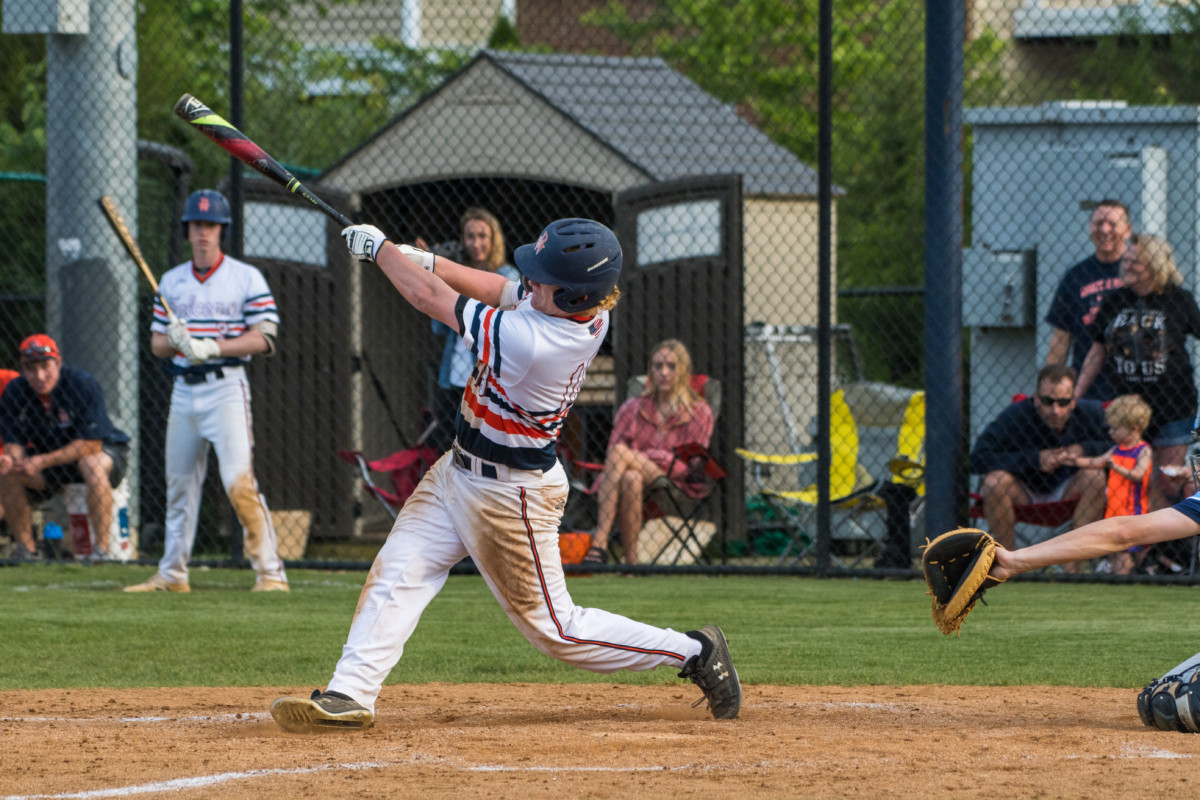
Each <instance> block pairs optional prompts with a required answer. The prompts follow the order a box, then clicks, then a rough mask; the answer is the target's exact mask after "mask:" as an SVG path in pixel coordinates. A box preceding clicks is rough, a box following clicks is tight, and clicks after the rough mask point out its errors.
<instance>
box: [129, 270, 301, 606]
mask: <svg viewBox="0 0 1200 800" xmlns="http://www.w3.org/2000/svg"><path fill="white" fill-rule="evenodd" d="M159 295H160V296H161V297H162V298H163V299H165V300H166V302H167V304H168V305H170V307H171V310H172V311H173V312H175V316H177V317H179V318H180V319H181V320H183V321H184V322H185V323H186V324H187V327H188V332H189V333H190V334H191V336H192V337H193V338H195V339H235V338H237V337H239V336H241V335H242V334H244V333H246V331H247V330H249V328H250V327H251V326H252V325H255V324H258V323H260V322H264V321H271V322H275V323H278V322H279V314H278V312H277V311H276V307H275V298H274V297H273V296H272V295H271V290H270V288H269V287H268V286H267V281H266V279H265V278H264V277H263V275H262V273H261V272H259V271H258V269H257V268H255V267H253V266H251V265H250V264H247V263H245V262H244V261H239V260H238V259H236V258H232V257H230V256H222V258H221V260H220V261H218V262H217V264H216V266H214V267H213V268H212V269H211V270H209V271H208V273H207V274H206V275H204V276H203V277H201V276H199V275H197V274H196V272H195V270H194V269H193V267H192V263H191V262H190V261H189V262H187V263H184V264H180V265H179V266H177V267H174V268H172V269H171V270H168V271H167V273H166V274H165V275H163V279H162V282H161V283H160V284H159ZM150 330H151V331H152V332H154V333H161V334H166V332H167V312H166V309H165V308H164V307H163V303H162V300H160V299H158V298H157V297H156V298H155V301H154V320H153V322H152V323H151V326H150ZM249 361H250V358H249V357H245V358H220V359H213V360H212V361H210V362H206V363H204V364H199V365H195V366H193V365H191V363H190V362H189V361H188V360H187V359H186V358H185V357H184V356H182V355H179V354H176V355H175V357H174V358H173V359H172V372H173V373H175V374H176V375H177V377H176V378H175V386H174V388H173V389H172V392H171V410H170V415H169V416H168V418H167V441H166V483H167V518H166V546H165V551H164V553H163V557H162V560H161V561H159V565H158V571H159V574H160V575H162V577H163V578H165V579H166V580H167V581H168V582H170V583H183V582H186V581H187V574H188V573H187V563H188V560H189V559H190V558H191V553H192V546H193V544H194V543H195V539H196V521H197V518H198V516H199V512H200V496H201V493H202V489H203V486H204V474H205V472H206V470H207V458H208V444H207V443H210V442H211V443H212V446H213V450H214V451H215V452H216V455H217V462H218V464H219V466H220V470H221V483H222V485H223V486H224V487H225V492H226V494H228V495H229V500H230V502H231V503H232V504H233V508H234V511H235V513H236V514H237V516H238V520H239V521H240V522H241V524H242V528H243V530H244V536H245V539H244V544H245V553H246V556H247V557H248V558H249V560H250V564H251V566H253V567H254V569H255V571H256V572H257V573H258V575H259V578H260V579H266V580H272V581H280V582H286V580H287V577H286V575H285V574H284V569H283V562H282V561H281V560H280V558H279V555H278V549H277V546H276V541H275V529H274V527H273V526H272V524H271V514H270V510H269V509H268V508H267V502H266V500H265V499H264V498H263V496H262V493H261V492H259V490H258V482H257V480H256V479H255V477H254V458H253V455H254V435H253V431H252V421H251V414H250V384H249V382H248V381H247V380H246V370H245V369H244V366H243V365H244V364H246V363H248V362H249Z"/></svg>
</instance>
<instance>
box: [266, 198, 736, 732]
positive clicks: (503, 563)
mask: <svg viewBox="0 0 1200 800" xmlns="http://www.w3.org/2000/svg"><path fill="white" fill-rule="evenodd" d="M342 235H343V236H345V237H346V242H347V245H348V247H349V249H350V252H351V254H353V255H354V256H356V257H357V258H359V259H360V260H363V261H375V262H376V263H377V264H378V265H379V267H380V269H382V270H383V272H384V274H385V275H387V277H388V278H389V279H390V280H391V282H392V283H393V285H395V287H396V288H397V289H398V290H399V291H400V293H401V294H402V295H404V297H405V299H406V300H408V302H410V303H411V304H412V305H413V306H414V307H415V308H416V309H417V310H419V311H421V312H422V313H425V314H427V315H429V316H430V317H432V318H433V319H437V320H440V321H441V322H443V323H445V324H446V325H449V326H450V327H451V328H453V329H454V330H455V331H456V332H458V333H459V334H460V335H461V336H462V337H463V340H464V341H465V342H466V343H467V345H468V346H469V347H470V348H471V351H472V352H473V353H474V355H475V357H476V359H477V362H476V364H475V369H474V372H473V373H472V375H471V379H470V381H469V383H468V385H467V387H466V389H465V390H464V392H463V398H462V403H461V405H460V407H459V412H458V416H457V419H456V423H455V433H456V439H455V442H454V445H453V447H452V448H451V449H450V450H449V451H447V453H446V454H445V455H443V456H442V458H441V459H440V460H439V461H438V462H437V463H436V464H434V466H433V467H432V468H431V469H430V470H429V471H428V472H427V473H426V474H425V477H424V478H423V479H422V481H421V483H420V485H419V486H418V487H417V489H416V491H415V492H414V493H413V495H412V496H411V497H410V498H409V500H408V502H407V503H405V505H404V508H403V509H402V510H401V512H400V515H399V517H398V518H397V519H396V523H395V525H394V526H393V527H392V531H391V534H390V535H389V536H388V539H387V542H386V543H385V544H384V546H383V547H382V548H381V549H380V551H379V554H378V556H377V557H376V558H375V563H374V564H373V565H372V567H371V571H370V573H369V574H368V576H367V579H366V583H365V585H364V586H363V589H362V593H361V595H360V596H359V600H358V607H357V609H355V612H354V619H353V622H352V623H351V626H350V634H349V637H348V639H347V641H346V644H345V646H344V647H343V648H342V657H341V659H340V660H339V661H338V663H337V667H336V669H335V671H334V674H333V679H332V680H331V681H330V682H329V685H328V687H327V688H326V691H324V692H321V691H319V690H318V691H315V692H313V694H312V697H311V698H306V697H281V698H279V699H278V700H276V701H275V702H274V703H273V704H272V705H271V714H272V716H273V717H274V718H275V720H276V721H277V722H278V723H279V724H280V725H281V726H283V727H284V728H286V729H287V730H290V731H307V730H316V729H323V728H331V727H332V728H351V729H365V728H369V727H371V725H372V723H373V722H374V713H375V702H376V698H377V697H378V695H379V691H380V688H381V687H382V685H383V681H384V679H385V678H386V677H387V675H388V673H389V672H390V671H391V669H392V667H393V666H395V664H396V662H397V661H399V659H400V656H401V654H402V653H403V652H404V644H405V642H406V641H407V640H408V638H409V636H411V635H412V632H413V630H414V629H415V628H416V625H417V621H418V620H419V619H420V617H421V613H422V612H423V611H424V610H425V607H426V606H427V605H428V604H429V602H430V601H431V600H433V598H434V596H435V595H436V594H437V593H438V591H439V590H440V589H441V588H442V586H443V585H444V584H445V582H446V578H447V576H448V574H449V571H450V568H451V567H452V566H454V565H455V564H457V563H458V562H459V561H460V560H461V559H462V558H463V557H465V556H470V557H471V558H472V560H473V561H474V563H475V565H476V566H477V567H478V568H479V571H480V573H481V574H482V575H483V579H484V580H485V581H486V582H487V585H488V587H489V588H490V589H491V590H492V594H493V595H495V597H496V599H497V601H499V603H500V605H501V607H502V608H503V609H504V611H505V613H506V614H507V615H508V617H509V619H511V620H512V622H513V624H514V625H516V627H517V629H518V630H520V631H521V633H522V634H524V636H525V638H526V639H528V640H529V641H530V642H531V643H532V644H533V645H534V646H535V647H536V648H538V650H540V651H542V652H543V653H545V654H546V655H549V656H552V657H554V658H557V659H559V660H561V661H564V662H566V663H568V664H573V665H575V666H578V667H581V668H583V669H587V670H591V671H594V672H615V671H616V670H620V669H629V670H647V669H653V668H655V667H660V666H673V667H676V668H679V669H680V673H679V675H680V677H686V678H690V679H691V680H692V681H693V682H694V683H696V684H697V685H698V686H699V687H700V688H701V690H702V691H703V692H704V699H707V700H708V704H709V708H710V709H711V711H712V714H713V716H714V717H717V718H719V719H732V718H734V717H736V716H737V714H738V710H739V708H740V706H741V684H740V683H739V681H738V677H737V672H736V671H735V670H734V668H733V665H732V664H731V663H730V659H729V647H728V644H727V643H726V641H725V636H724V635H723V634H722V632H721V630H720V629H719V628H717V627H716V626H715V625H709V626H706V627H705V628H704V629H703V630H699V631H690V632H688V633H680V632H677V631H674V630H670V629H662V628H655V627H652V626H650V625H645V624H642V623H640V622H634V621H633V620H630V619H626V618H625V617H620V616H617V615H616V614H610V613H608V612H607V611H601V610H599V609H594V608H580V607H578V606H576V605H575V604H574V603H572V602H571V597H570V595H569V594H568V592H567V587H566V582H565V580H564V577H563V569H562V562H561V560H560V558H559V549H558V524H559V520H560V519H561V517H562V512H563V506H564V505H565V503H566V499H567V479H566V474H565V472H564V471H563V468H562V466H561V465H560V464H559V463H558V461H557V459H556V457H555V449H554V443H555V440H556V439H557V438H558V435H559V433H560V431H561V430H562V425H563V421H564V419H565V418H566V416H567V413H568V412H569V411H570V410H571V406H572V404H573V403H574V401H575V397H576V395H577V394H578V392H579V389H580V386H581V385H582V384H583V378H584V374H585V373H586V371H587V368H588V365H589V364H591V362H592V359H593V358H594V357H595V355H596V352H597V351H598V350H599V348H600V343H601V341H602V340H603V338H604V335H605V333H607V331H608V324H609V310H610V309H611V308H612V307H613V306H614V305H615V304H616V300H617V297H618V296H619V291H618V290H617V289H616V284H617V279H618V277H619V276H620V273H621V247H620V245H619V244H618V243H617V239H616V237H615V236H614V235H613V233H612V231H610V230H609V229H608V228H606V227H605V226H603V225H601V224H599V223H597V222H593V221H591V220H584V219H562V220H558V221H557V222H553V223H551V224H550V225H549V226H548V227H547V228H546V229H545V230H544V231H543V232H542V234H541V236H539V237H538V239H537V242H536V243H534V244H527V245H524V246H522V247H519V248H518V249H517V251H516V254H515V256H516V257H515V260H516V263H517V267H518V269H520V270H521V273H522V275H523V276H524V277H523V279H522V282H521V283H518V282H515V281H510V280H508V279H507V278H505V277H503V276H501V275H499V274H496V273H489V272H483V271H481V270H475V269H471V268H469V267H465V266H463V265H461V264H457V263H454V262H452V261H449V260H445V259H442V258H440V257H435V256H434V255H433V254H431V253H427V252H424V251H421V250H417V249H415V248H412V247H409V246H408V245H399V246H397V245H395V244H392V243H391V242H388V241H387V240H386V238H385V237H384V235H383V233H382V232H381V231H380V230H379V229H378V228H376V227H374V226H371V225H354V226H351V227H349V228H346V229H345V230H344V231H342Z"/></svg>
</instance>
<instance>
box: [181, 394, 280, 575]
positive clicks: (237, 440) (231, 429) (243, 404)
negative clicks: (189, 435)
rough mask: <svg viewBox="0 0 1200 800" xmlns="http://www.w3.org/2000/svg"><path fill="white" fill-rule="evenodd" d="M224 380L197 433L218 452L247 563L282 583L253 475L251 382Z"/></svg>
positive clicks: (272, 530)
mask: <svg viewBox="0 0 1200 800" xmlns="http://www.w3.org/2000/svg"><path fill="white" fill-rule="evenodd" d="M222 383H223V384H224V385H222V386H221V396H220V398H219V404H218V405H217V406H216V408H215V409H214V412H213V413H212V414H209V415H208V416H207V417H206V418H205V419H204V420H203V421H202V422H201V423H200V433H201V435H203V436H204V438H205V439H208V440H209V441H210V442H212V444H213V449H214V450H215V451H216V455H217V465H218V466H219V467H220V469H221V484H222V485H223V486H224V487H225V493H226V494H227V495H229V502H230V503H231V504H232V505H233V510H234V513H236V514H237V518H238V521H239V522H241V523H242V531H243V533H244V536H245V539H244V542H243V545H244V549H245V553H246V557H247V558H248V559H249V560H250V566H251V567H253V568H254V571H255V572H257V573H258V574H259V576H260V577H262V578H265V579H267V580H272V581H286V580H287V576H286V575H285V574H284V570H283V561H282V560H281V559H280V558H279V545H278V542H277V541H276V538H275V526H274V525H273V524H272V523H271V512H270V509H268V508H267V500H266V498H264V497H263V496H262V493H261V492H260V491H259V490H258V481H257V480H256V479H255V476H254V431H253V426H252V422H251V414H250V384H249V383H248V382H246V381H245V379H244V378H242V377H241V376H240V375H239V376H237V378H236V379H234V378H227V379H226V380H225V381H223V382H222Z"/></svg>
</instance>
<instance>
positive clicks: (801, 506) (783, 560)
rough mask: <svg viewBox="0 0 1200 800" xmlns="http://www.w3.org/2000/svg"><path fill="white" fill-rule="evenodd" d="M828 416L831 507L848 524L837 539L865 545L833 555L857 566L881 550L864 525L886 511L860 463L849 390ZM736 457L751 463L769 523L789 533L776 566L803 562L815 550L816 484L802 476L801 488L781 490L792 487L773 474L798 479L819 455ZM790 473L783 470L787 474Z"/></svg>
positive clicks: (747, 453)
mask: <svg viewBox="0 0 1200 800" xmlns="http://www.w3.org/2000/svg"><path fill="white" fill-rule="evenodd" d="M829 412H830V433H829V436H830V464H829V498H830V506H831V509H832V510H833V511H834V512H835V513H837V514H839V516H840V517H841V518H842V522H844V523H845V527H844V528H842V529H841V530H840V531H839V533H838V535H835V537H834V538H836V539H839V540H841V541H842V542H843V544H846V543H849V542H855V543H858V544H859V545H866V546H865V547H859V548H858V552H853V550H854V549H855V548H854V547H849V546H848V547H847V549H848V550H850V551H851V552H849V553H847V554H844V557H843V554H835V557H836V558H837V559H838V560H839V562H840V563H843V564H844V565H847V566H854V565H856V564H858V563H860V562H861V561H863V560H864V559H865V558H867V557H868V556H870V555H874V554H875V553H876V552H877V551H878V549H879V548H880V547H881V546H882V537H881V536H880V535H879V534H877V533H876V532H875V531H873V530H872V529H871V528H870V527H869V526H867V525H865V524H864V516H865V515H866V514H869V513H877V512H879V511H881V510H883V508H884V505H883V503H882V501H881V500H880V498H879V497H878V495H876V494H875V493H874V491H873V490H874V489H875V487H876V486H877V485H878V484H877V483H876V482H875V481H874V479H873V478H872V477H871V475H870V473H869V472H868V471H867V470H866V468H865V467H864V466H863V465H862V464H860V463H859V432H858V424H857V423H856V421H855V419H854V415H853V414H852V413H851V411H850V406H849V405H848V404H847V402H846V391H845V389H838V390H837V391H836V392H834V393H833V395H831V396H830V399H829ZM737 454H738V455H739V456H741V457H742V459H743V460H744V461H746V462H747V464H749V465H751V467H752V476H753V480H754V483H755V485H756V486H757V487H758V492H759V496H760V497H761V498H762V499H763V500H764V501H765V502H766V503H767V504H768V506H769V507H770V508H771V509H772V510H773V512H774V514H773V516H774V518H775V519H774V520H773V521H771V522H769V523H767V524H768V525H769V526H770V527H771V528H773V529H777V528H780V527H782V528H783V530H784V532H785V534H786V535H787V538H788V542H787V544H786V546H785V547H784V549H783V552H782V553H780V555H779V560H778V562H777V563H778V565H780V566H783V565H786V564H799V563H801V562H802V561H803V560H804V559H806V558H808V557H809V556H811V555H812V554H813V552H814V551H815V549H816V536H815V533H816V508H817V502H818V491H817V485H816V483H810V484H808V485H805V481H804V479H803V478H802V477H799V479H798V485H800V486H802V487H803V488H801V489H783V488H780V486H781V485H786V484H787V483H789V481H788V479H787V478H785V479H783V480H782V481H781V480H779V479H778V477H777V476H775V475H774V474H773V472H774V469H775V468H778V467H789V468H790V467H794V468H795V469H796V475H797V476H800V475H801V474H802V473H801V470H802V468H803V467H804V466H805V465H807V464H815V463H816V461H817V453H815V452H804V453H784V454H772V453H758V452H754V451H751V450H746V449H744V448H738V449H737ZM790 472H791V470H785V473H790ZM793 485H795V483H793Z"/></svg>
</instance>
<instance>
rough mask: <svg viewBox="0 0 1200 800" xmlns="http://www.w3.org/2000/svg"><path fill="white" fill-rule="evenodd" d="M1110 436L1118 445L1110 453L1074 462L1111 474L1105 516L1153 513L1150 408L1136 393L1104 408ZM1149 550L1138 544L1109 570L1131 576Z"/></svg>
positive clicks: (1110, 562) (1109, 563)
mask: <svg viewBox="0 0 1200 800" xmlns="http://www.w3.org/2000/svg"><path fill="white" fill-rule="evenodd" d="M1104 418H1105V420H1107V421H1108V434H1109V436H1111V437H1112V440H1113V441H1114V442H1116V444H1115V446H1113V447H1110V448H1109V449H1108V452H1106V453H1104V454H1103V455H1099V456H1092V457H1090V458H1089V457H1087V456H1080V457H1078V458H1076V459H1074V464H1075V466H1077V467H1079V468H1080V469H1100V470H1107V471H1108V501H1107V503H1106V504H1105V506H1104V516H1105V518H1108V517H1127V516H1132V515H1134V514H1145V513H1148V512H1149V511H1150V467H1151V466H1152V463H1151V462H1152V461H1153V459H1152V457H1151V452H1150V445H1149V444H1148V443H1147V442H1146V441H1145V440H1143V439H1142V433H1143V432H1144V431H1145V430H1146V427H1147V426H1148V425H1149V424H1150V406H1148V405H1146V401H1144V400H1142V398H1140V397H1138V396H1137V395H1136V394H1123V395H1121V396H1120V397H1118V398H1116V399H1115V400H1113V401H1112V402H1111V403H1109V405H1108V407H1107V408H1105V409H1104ZM1143 550H1145V547H1144V546H1142V545H1136V546H1134V547H1131V548H1130V549H1129V550H1124V551H1122V552H1120V553H1112V554H1110V555H1109V556H1108V557H1107V559H1106V567H1105V571H1108V572H1113V573H1115V574H1117V575H1128V574H1129V571H1130V570H1132V569H1133V565H1134V555H1135V554H1137V553H1141V552H1142V551H1143Z"/></svg>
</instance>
